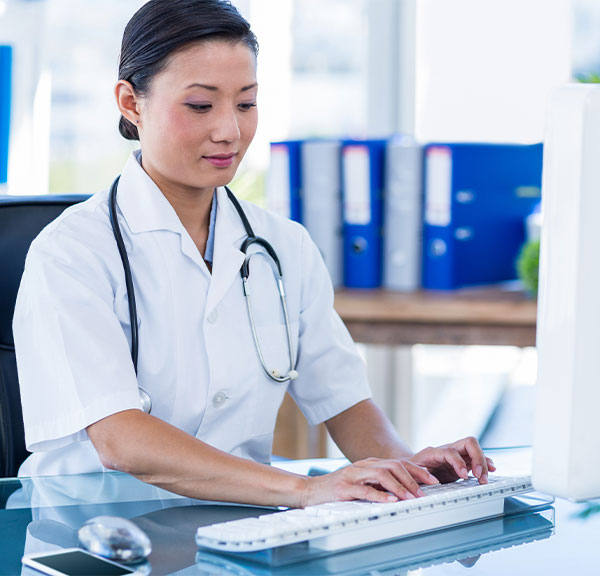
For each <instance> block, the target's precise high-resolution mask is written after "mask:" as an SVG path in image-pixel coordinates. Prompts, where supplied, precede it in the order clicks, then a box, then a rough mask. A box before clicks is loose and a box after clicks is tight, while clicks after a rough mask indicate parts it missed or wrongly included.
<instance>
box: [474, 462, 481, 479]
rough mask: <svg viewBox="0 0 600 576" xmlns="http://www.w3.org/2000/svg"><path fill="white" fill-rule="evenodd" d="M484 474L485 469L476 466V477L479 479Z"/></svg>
mask: <svg viewBox="0 0 600 576" xmlns="http://www.w3.org/2000/svg"><path fill="white" fill-rule="evenodd" d="M482 472H483V468H482V467H481V466H480V465H479V464H478V465H477V466H475V468H474V470H473V473H474V474H475V476H477V478H480V477H481V473H482Z"/></svg>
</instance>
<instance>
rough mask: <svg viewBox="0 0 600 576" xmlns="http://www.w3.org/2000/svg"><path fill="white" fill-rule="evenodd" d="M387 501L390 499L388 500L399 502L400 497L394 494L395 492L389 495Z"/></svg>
mask: <svg viewBox="0 0 600 576" xmlns="http://www.w3.org/2000/svg"><path fill="white" fill-rule="evenodd" d="M387 501H388V502H398V498H397V497H396V496H394V495H393V494H390V495H389V496H388V497H387Z"/></svg>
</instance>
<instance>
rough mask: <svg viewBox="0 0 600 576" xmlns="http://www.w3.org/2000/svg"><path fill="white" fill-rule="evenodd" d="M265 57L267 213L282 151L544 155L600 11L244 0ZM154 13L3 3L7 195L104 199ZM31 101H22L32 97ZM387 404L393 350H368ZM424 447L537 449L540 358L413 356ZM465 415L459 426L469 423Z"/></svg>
mask: <svg viewBox="0 0 600 576" xmlns="http://www.w3.org/2000/svg"><path fill="white" fill-rule="evenodd" d="M233 3H234V4H235V5H236V6H237V7H238V8H239V9H240V11H241V12H242V14H243V15H244V16H245V17H246V18H247V19H248V20H249V21H250V23H251V24H252V27H253V29H254V31H255V33H256V35H257V37H258V40H259V43H260V54H259V60H258V80H259V86H260V90H259V113H260V127H259V131H258V133H257V136H256V139H255V142H254V143H253V145H252V148H251V149H250V151H249V153H248V155H247V157H246V159H245V160H244V163H243V166H242V168H241V169H240V172H239V174H238V175H237V177H236V181H235V182H234V183H233V184H232V186H233V187H234V189H235V190H236V192H237V194H238V195H239V196H241V197H244V198H247V199H250V200H252V201H254V202H257V203H259V204H264V203H265V180H266V178H265V175H266V173H267V171H268V168H269V159H270V146H269V143H270V142H273V141H280V140H290V139H296V138H298V139H304V138H312V137H335V138H339V137H343V138H376V137H387V136H388V135H390V134H395V133H403V134H409V135H413V136H414V137H415V138H416V139H417V140H418V141H421V142H430V141H452V142H460V141H471V142H472V141H480V142H482V141H484V142H498V143H502V142H510V143H535V142H541V141H542V140H543V137H544V122H545V111H546V102H547V98H548V95H549V93H550V92H551V90H552V89H553V88H555V87H557V86H559V85H561V84H563V83H565V82H567V81H570V80H580V81H581V80H583V81H597V80H598V78H600V3H599V2H597V0H552V1H548V0H234V1H233ZM142 4H143V1H142V0H94V1H93V2H90V1H89V0H0V44H10V45H12V46H13V87H12V90H13V101H12V110H11V120H10V122H11V123H10V140H9V142H10V146H9V154H8V178H7V182H6V183H4V184H0V193H8V194H45V193H52V194H93V193H95V192H97V191H99V190H101V189H104V188H107V187H108V186H109V185H110V183H111V181H112V179H113V178H114V176H115V175H116V174H117V173H119V171H120V170H121V168H122V166H123V164H124V162H125V160H126V158H127V156H128V154H129V153H130V151H131V150H132V143H130V142H127V141H125V140H124V139H122V138H121V137H120V135H119V133H118V130H117V123H118V113H117V108H116V106H115V103H114V97H113V86H114V83H115V81H116V74H117V65H118V55H119V47H120V39H121V36H122V32H123V29H124V26H125V24H126V22H127V21H128V19H129V18H130V17H131V15H132V14H133V13H134V12H135V10H136V9H137V8H138V7H139V6H141V5H142ZM15 94H17V95H18V96H15ZM363 352H364V353H365V357H366V358H367V362H370V363H371V367H370V370H371V373H372V379H373V381H374V391H375V395H376V397H379V399H380V400H382V401H383V402H384V403H385V398H386V397H387V396H386V395H389V391H386V390H381V389H380V387H379V386H378V383H377V379H378V378H379V376H378V372H377V369H378V367H377V363H378V360H377V354H378V353H379V352H381V351H378V350H377V347H369V348H368V349H367V348H366V347H363ZM409 353H410V358H411V361H410V364H409V366H410V371H411V376H410V377H411V379H412V383H413V384H412V385H413V394H412V398H411V406H410V410H411V413H412V418H411V426H410V429H408V430H406V429H404V433H405V435H406V436H407V437H408V439H409V440H410V441H411V442H412V443H413V445H415V446H421V445H426V444H431V443H437V442H439V441H443V440H447V439H449V438H451V437H455V436H460V435H466V434H475V435H477V436H479V437H480V439H481V440H482V442H483V443H484V444H486V445H489V446H492V445H494V446H498V445H514V444H528V443H530V441H531V437H530V427H531V411H532V410H533V408H532V406H533V402H532V397H533V396H532V394H533V385H534V383H535V377H536V354H535V349H534V348H516V347H506V346H498V347H484V346H476V347H463V346H425V345H417V346H414V347H412V348H411V350H410V351H409ZM458 414H460V417H458Z"/></svg>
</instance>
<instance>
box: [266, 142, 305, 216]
mask: <svg viewBox="0 0 600 576" xmlns="http://www.w3.org/2000/svg"><path fill="white" fill-rule="evenodd" d="M301 149H302V141H301V140H286V141H281V142H271V166H270V168H269V175H268V181H267V205H268V207H269V208H271V209H273V210H274V211H276V212H278V213H280V214H282V215H284V216H287V217H288V218H291V219H292V220H295V221H296V222H302V198H301V190H302V167H301V151H302V150H301Z"/></svg>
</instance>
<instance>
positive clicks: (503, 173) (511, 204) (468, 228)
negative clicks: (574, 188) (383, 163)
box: [423, 143, 543, 290]
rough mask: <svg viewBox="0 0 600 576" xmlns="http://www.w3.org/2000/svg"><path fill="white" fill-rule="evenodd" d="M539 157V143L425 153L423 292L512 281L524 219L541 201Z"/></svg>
mask: <svg viewBox="0 0 600 576" xmlns="http://www.w3.org/2000/svg"><path fill="white" fill-rule="evenodd" d="M542 155H543V154H542V144H532V145H518V144H514V145H513V144H475V143H458V144H429V145H427V146H426V147H425V154H424V186H425V194H424V196H425V198H424V201H425V206H424V226H423V288H425V289H436V290H450V289H454V288H458V287H461V286H467V285H474V284H486V283H497V282H503V281H507V280H512V279H515V278H516V277H517V273H516V267H515V261H516V258H517V256H518V252H519V250H520V247H521V245H522V244H523V242H524V239H525V229H524V220H525V218H526V217H527V215H528V214H529V213H530V212H531V210H532V209H533V207H534V206H535V204H537V203H538V202H539V200H540V193H541V183H542Z"/></svg>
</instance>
